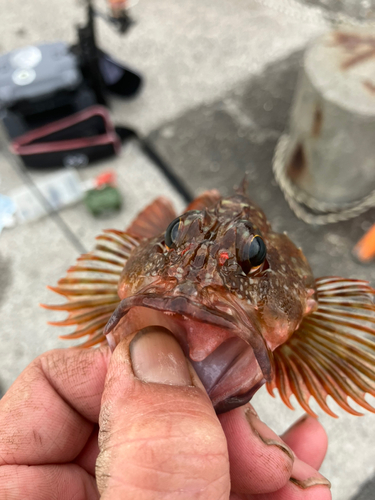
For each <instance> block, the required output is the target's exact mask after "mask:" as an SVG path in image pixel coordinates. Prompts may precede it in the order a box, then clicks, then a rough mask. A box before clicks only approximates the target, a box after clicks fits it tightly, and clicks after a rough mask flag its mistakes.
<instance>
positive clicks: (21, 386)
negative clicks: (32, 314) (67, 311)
mask: <svg viewBox="0 0 375 500" xmlns="http://www.w3.org/2000/svg"><path fill="white" fill-rule="evenodd" d="M130 340H131V339H127V340H126V341H124V342H122V343H120V344H119V346H118V347H117V348H116V350H115V351H114V354H113V355H112V358H111V356H110V352H109V348H107V347H106V348H101V349H96V350H78V349H71V350H55V351H51V352H48V353H45V354H43V355H42V356H40V357H39V358H37V359H36V360H35V361H34V362H33V363H31V365H30V366H29V367H27V368H26V370H25V371H24V372H23V373H22V374H21V375H20V377H19V378H18V379H17V380H16V382H15V383H14V384H13V386H12V387H11V389H10V390H9V391H8V393H7V394H6V395H5V396H4V397H3V398H2V400H1V401H0V497H1V498H4V499H8V498H12V499H15V500H17V499H25V498H27V499H29V500H34V499H35V500H36V499H38V500H47V499H48V500H55V499H56V500H63V499H64V500H65V499H67V500H68V499H69V500H70V499H72V498H74V499H81V500H86V499H87V500H89V499H90V500H94V499H98V498H99V491H100V492H101V495H102V496H101V498H102V499H103V500H106V499H109V498H110V499H111V500H120V499H123V498H124V499H125V498H126V499H129V498H134V499H137V500H146V499H147V500H148V499H162V498H163V499H178V500H181V499H205V500H207V499H212V500H216V499H217V500H219V499H220V500H223V499H228V498H230V500H248V499H254V500H284V499H285V500H286V499H288V500H312V499H314V500H329V499H330V498H331V496H330V492H329V489H328V488H327V487H326V486H324V485H319V484H316V485H314V486H311V481H310V487H309V488H304V487H301V486H308V482H309V480H308V478H311V477H315V479H316V480H315V482H316V481H317V482H318V483H319V478H321V477H322V476H320V475H319V474H318V473H317V472H316V471H315V469H317V468H319V466H320V464H321V462H322V460H323V458H324V455H325V451H326V446H327V439H326V435H325V433H324V430H323V429H322V427H321V426H320V424H319V423H318V422H317V421H316V420H315V419H312V418H310V417H307V418H306V419H304V420H302V421H299V422H297V424H296V425H295V426H294V427H292V428H291V429H290V430H289V431H288V432H287V433H286V434H284V436H283V437H282V438H279V437H278V436H277V435H276V434H274V433H273V432H272V431H271V429H269V428H268V427H267V426H266V425H265V424H263V423H262V422H261V421H260V420H259V418H258V417H257V416H256V414H255V412H254V410H253V409H252V407H251V406H250V405H246V406H245V407H242V408H237V409H235V410H233V411H230V412H228V413H226V414H223V415H220V416H219V417H217V416H216V414H215V412H214V410H213V407H212V404H211V402H210V400H209V398H208V396H207V394H206V393H205V391H204V389H203V387H202V385H201V383H200V381H199V379H197V377H196V375H195V374H194V372H193V371H191V372H190V375H191V377H192V379H191V380H192V383H191V384H189V385H185V386H184V385H178V386H176V385H167V384H159V383H150V382H144V381H142V380H140V379H139V378H137V377H136V376H135V375H134V371H133V369H132V364H131V358H130V354H129V342H130ZM176 345H178V344H176ZM164 347H165V346H164ZM173 348H174V347H173ZM98 422H99V423H100V436H99V445H98V428H99V426H98ZM291 450H293V451H294V453H295V454H296V455H297V456H298V457H299V459H297V458H296V457H294V455H293V453H292V451H291ZM302 461H304V462H302ZM308 464H309V465H308ZM291 476H295V478H294V479H295V480H292V481H291V480H290V477H291ZM306 480H308V481H307V482H306ZM297 483H299V484H297Z"/></svg>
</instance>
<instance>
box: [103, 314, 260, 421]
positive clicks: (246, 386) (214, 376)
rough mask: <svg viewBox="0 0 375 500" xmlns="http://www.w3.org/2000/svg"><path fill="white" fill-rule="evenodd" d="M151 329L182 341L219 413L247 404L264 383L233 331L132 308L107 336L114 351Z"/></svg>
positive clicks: (251, 355)
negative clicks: (118, 345) (164, 331)
mask: <svg viewBox="0 0 375 500" xmlns="http://www.w3.org/2000/svg"><path fill="white" fill-rule="evenodd" d="M152 326H155V327H156V326H157V327H163V328H165V329H167V330H168V331H169V332H170V333H171V334H172V335H173V336H174V337H175V338H176V339H177V341H178V342H179V344H180V345H181V347H182V349H183V351H184V353H185V355H186V357H187V358H188V359H189V361H190V362H191V364H192V366H193V367H194V369H195V371H196V373H197V375H198V377H199V378H200V380H201V381H202V383H203V385H204V387H205V389H206V391H207V394H208V395H209V397H210V399H211V401H212V404H213V406H214V407H215V409H216V411H217V412H218V413H222V412H225V411H229V410H231V409H233V408H236V407H237V406H242V405H243V404H245V403H247V402H248V401H249V400H250V399H251V397H252V396H253V394H254V393H255V392H256V391H257V390H258V389H259V387H260V386H261V385H263V383H264V378H263V374H262V371H261V369H260V367H259V364H258V362H257V360H256V357H255V355H254V351H253V349H252V348H251V347H250V346H249V345H248V344H247V343H246V342H245V341H244V340H242V339H241V338H239V337H238V336H236V335H235V334H234V333H233V331H228V330H226V329H224V328H221V327H218V326H217V325H211V324H209V323H203V322H200V321H197V320H194V319H192V318H187V317H184V316H182V315H180V314H174V313H170V312H167V313H164V312H161V311H158V310H154V309H151V308H147V307H142V306H140V307H138V306H137V307H133V308H132V309H131V310H130V311H129V312H128V314H127V315H126V316H124V317H123V318H122V320H121V321H120V322H119V323H118V325H117V326H116V327H115V329H114V330H113V331H111V332H110V333H109V334H108V335H107V339H108V342H109V344H110V346H111V348H112V350H113V349H114V348H115V347H116V345H117V344H118V343H119V342H120V341H121V340H122V339H124V338H126V337H128V336H129V335H132V334H134V333H135V332H138V331H140V330H143V329H144V328H149V327H152Z"/></svg>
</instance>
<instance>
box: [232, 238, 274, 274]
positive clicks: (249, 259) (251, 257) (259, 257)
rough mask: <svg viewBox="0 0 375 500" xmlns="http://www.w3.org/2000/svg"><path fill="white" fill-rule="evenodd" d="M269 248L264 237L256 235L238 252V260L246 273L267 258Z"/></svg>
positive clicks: (257, 266)
mask: <svg viewBox="0 0 375 500" xmlns="http://www.w3.org/2000/svg"><path fill="white" fill-rule="evenodd" d="M266 255H267V248H266V244H265V243H264V241H263V238H262V237H261V236H259V235H255V236H254V237H253V238H252V239H251V240H250V241H248V242H246V244H245V245H243V247H242V249H241V251H240V252H237V261H238V263H239V265H240V266H241V267H242V270H243V272H244V273H245V274H249V272H250V271H254V270H255V269H257V268H259V267H260V266H261V265H262V264H263V262H264V261H265V260H266Z"/></svg>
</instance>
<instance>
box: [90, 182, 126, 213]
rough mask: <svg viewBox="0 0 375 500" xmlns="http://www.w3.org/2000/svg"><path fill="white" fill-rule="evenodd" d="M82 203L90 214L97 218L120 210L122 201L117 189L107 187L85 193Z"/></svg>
mask: <svg viewBox="0 0 375 500" xmlns="http://www.w3.org/2000/svg"><path fill="white" fill-rule="evenodd" d="M84 202H85V205H86V207H87V208H88V209H89V210H90V212H91V213H92V214H93V215H94V216H95V217H98V216H100V215H103V214H105V213H108V212H115V211H117V210H120V208H121V204H122V199H121V195H120V192H119V191H118V189H116V188H115V187H113V186H108V185H107V186H105V187H103V188H100V189H90V190H89V191H87V193H86V196H85V199H84Z"/></svg>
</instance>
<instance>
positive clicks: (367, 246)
mask: <svg viewBox="0 0 375 500" xmlns="http://www.w3.org/2000/svg"><path fill="white" fill-rule="evenodd" d="M353 254H354V255H355V256H356V257H357V259H358V260H360V261H361V262H369V261H370V260H372V259H373V258H374V257H375V224H374V225H373V226H372V227H371V228H370V229H369V230H368V231H367V233H366V234H365V235H364V236H363V237H362V238H361V239H360V240H359V242H358V243H357V244H356V246H355V247H354V249H353Z"/></svg>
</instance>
